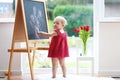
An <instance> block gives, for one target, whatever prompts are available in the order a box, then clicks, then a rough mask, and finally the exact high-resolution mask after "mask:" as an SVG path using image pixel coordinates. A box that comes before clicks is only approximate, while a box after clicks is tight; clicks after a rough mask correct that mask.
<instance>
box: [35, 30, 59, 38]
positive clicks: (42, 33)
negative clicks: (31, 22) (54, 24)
mask: <svg viewBox="0 0 120 80" xmlns="http://www.w3.org/2000/svg"><path fill="white" fill-rule="evenodd" d="M37 34H38V35H43V36H45V37H52V36H57V33H56V32H52V33H47V32H43V31H40V32H38V33H37Z"/></svg>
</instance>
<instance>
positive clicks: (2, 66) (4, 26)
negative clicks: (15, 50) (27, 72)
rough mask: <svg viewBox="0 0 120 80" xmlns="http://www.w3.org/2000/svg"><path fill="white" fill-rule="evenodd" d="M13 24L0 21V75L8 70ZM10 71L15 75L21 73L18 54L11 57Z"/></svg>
mask: <svg viewBox="0 0 120 80" xmlns="http://www.w3.org/2000/svg"><path fill="white" fill-rule="evenodd" d="M13 22H14V21H13ZM13 22H9V21H8V22H7V21H5V22H4V21H3V20H0V73H1V72H4V71H6V70H8V64H9V55H10V53H9V52H8V49H10V48H11V42H12V35H13V27H14V23H13ZM17 46H19V45H17ZM12 71H13V72H17V73H20V72H21V56H20V54H15V55H14V57H13V64H12Z"/></svg>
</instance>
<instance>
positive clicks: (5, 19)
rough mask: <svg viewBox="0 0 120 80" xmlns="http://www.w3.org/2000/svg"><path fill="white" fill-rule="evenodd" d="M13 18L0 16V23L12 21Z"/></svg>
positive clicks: (13, 20)
mask: <svg viewBox="0 0 120 80" xmlns="http://www.w3.org/2000/svg"><path fill="white" fill-rule="evenodd" d="M14 22H15V18H0V23H14Z"/></svg>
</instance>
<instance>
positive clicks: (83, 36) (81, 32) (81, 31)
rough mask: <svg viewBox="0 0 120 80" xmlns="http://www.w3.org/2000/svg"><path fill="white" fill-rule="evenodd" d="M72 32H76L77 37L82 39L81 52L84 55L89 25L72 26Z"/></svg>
mask: <svg viewBox="0 0 120 80" xmlns="http://www.w3.org/2000/svg"><path fill="white" fill-rule="evenodd" d="M74 32H76V33H78V34H79V37H80V38H81V39H82V42H83V52H84V55H86V46H87V40H88V38H89V36H90V27H89V26H80V27H79V28H74Z"/></svg>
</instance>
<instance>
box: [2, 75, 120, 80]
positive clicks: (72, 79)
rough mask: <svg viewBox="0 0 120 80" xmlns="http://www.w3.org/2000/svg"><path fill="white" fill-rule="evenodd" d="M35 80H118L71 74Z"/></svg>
mask: <svg viewBox="0 0 120 80" xmlns="http://www.w3.org/2000/svg"><path fill="white" fill-rule="evenodd" d="M0 80H1V79H0ZM4 80H5V79H4ZM6 80H7V79H6ZM11 80H31V77H30V75H23V76H12V77H11ZM35 80H120V79H113V78H110V77H91V76H83V75H73V74H69V75H68V76H67V78H63V77H62V75H61V74H59V75H57V78H55V79H52V78H51V74H39V75H35Z"/></svg>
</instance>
